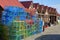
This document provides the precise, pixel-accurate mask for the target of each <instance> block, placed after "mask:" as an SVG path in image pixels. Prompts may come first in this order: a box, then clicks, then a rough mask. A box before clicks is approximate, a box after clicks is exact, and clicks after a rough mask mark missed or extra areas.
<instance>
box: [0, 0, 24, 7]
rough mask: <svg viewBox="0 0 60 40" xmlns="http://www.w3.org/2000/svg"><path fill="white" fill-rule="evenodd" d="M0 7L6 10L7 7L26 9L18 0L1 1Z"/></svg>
mask: <svg viewBox="0 0 60 40" xmlns="http://www.w3.org/2000/svg"><path fill="white" fill-rule="evenodd" d="M0 5H1V6H2V7H3V8H4V7H5V6H18V7H22V8H24V6H23V5H22V4H21V3H20V2H18V0H0Z"/></svg>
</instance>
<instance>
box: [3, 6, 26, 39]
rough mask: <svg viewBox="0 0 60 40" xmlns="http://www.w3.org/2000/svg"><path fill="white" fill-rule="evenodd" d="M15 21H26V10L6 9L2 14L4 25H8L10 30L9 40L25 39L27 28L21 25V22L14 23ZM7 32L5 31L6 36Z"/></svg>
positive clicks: (11, 7) (17, 8)
mask: <svg viewBox="0 0 60 40" xmlns="http://www.w3.org/2000/svg"><path fill="white" fill-rule="evenodd" d="M14 20H16V21H24V20H26V12H25V11H24V9H23V8H19V7H14V6H9V7H5V9H4V11H3V13H2V24H4V25H6V26H7V27H8V29H9V33H10V34H9V36H8V37H9V39H8V40H20V39H22V38H23V37H24V33H25V27H24V25H22V24H23V23H22V24H21V22H14ZM20 24H21V25H20ZM20 27H21V28H20ZM19 28H20V29H19ZM7 31H8V30H6V31H4V35H6V34H7ZM5 32H6V33H5ZM4 38H5V36H4Z"/></svg>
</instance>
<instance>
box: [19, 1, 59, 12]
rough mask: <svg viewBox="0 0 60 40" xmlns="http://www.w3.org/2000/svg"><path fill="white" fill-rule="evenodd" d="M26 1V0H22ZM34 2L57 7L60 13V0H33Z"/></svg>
mask: <svg viewBox="0 0 60 40" xmlns="http://www.w3.org/2000/svg"><path fill="white" fill-rule="evenodd" d="M20 1H26V0H20ZM32 1H33V2H34V3H39V4H41V5H45V6H49V7H53V8H56V9H57V11H58V13H60V0H32Z"/></svg>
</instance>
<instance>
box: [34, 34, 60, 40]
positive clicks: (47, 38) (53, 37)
mask: <svg viewBox="0 0 60 40" xmlns="http://www.w3.org/2000/svg"><path fill="white" fill-rule="evenodd" d="M35 40H60V35H59V34H49V35H42V36H40V37H38V38H36V39H35Z"/></svg>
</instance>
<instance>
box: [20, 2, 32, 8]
mask: <svg viewBox="0 0 60 40" xmlns="http://www.w3.org/2000/svg"><path fill="white" fill-rule="evenodd" d="M21 3H22V4H23V6H24V7H25V8H29V7H30V5H31V3H32V1H21Z"/></svg>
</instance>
